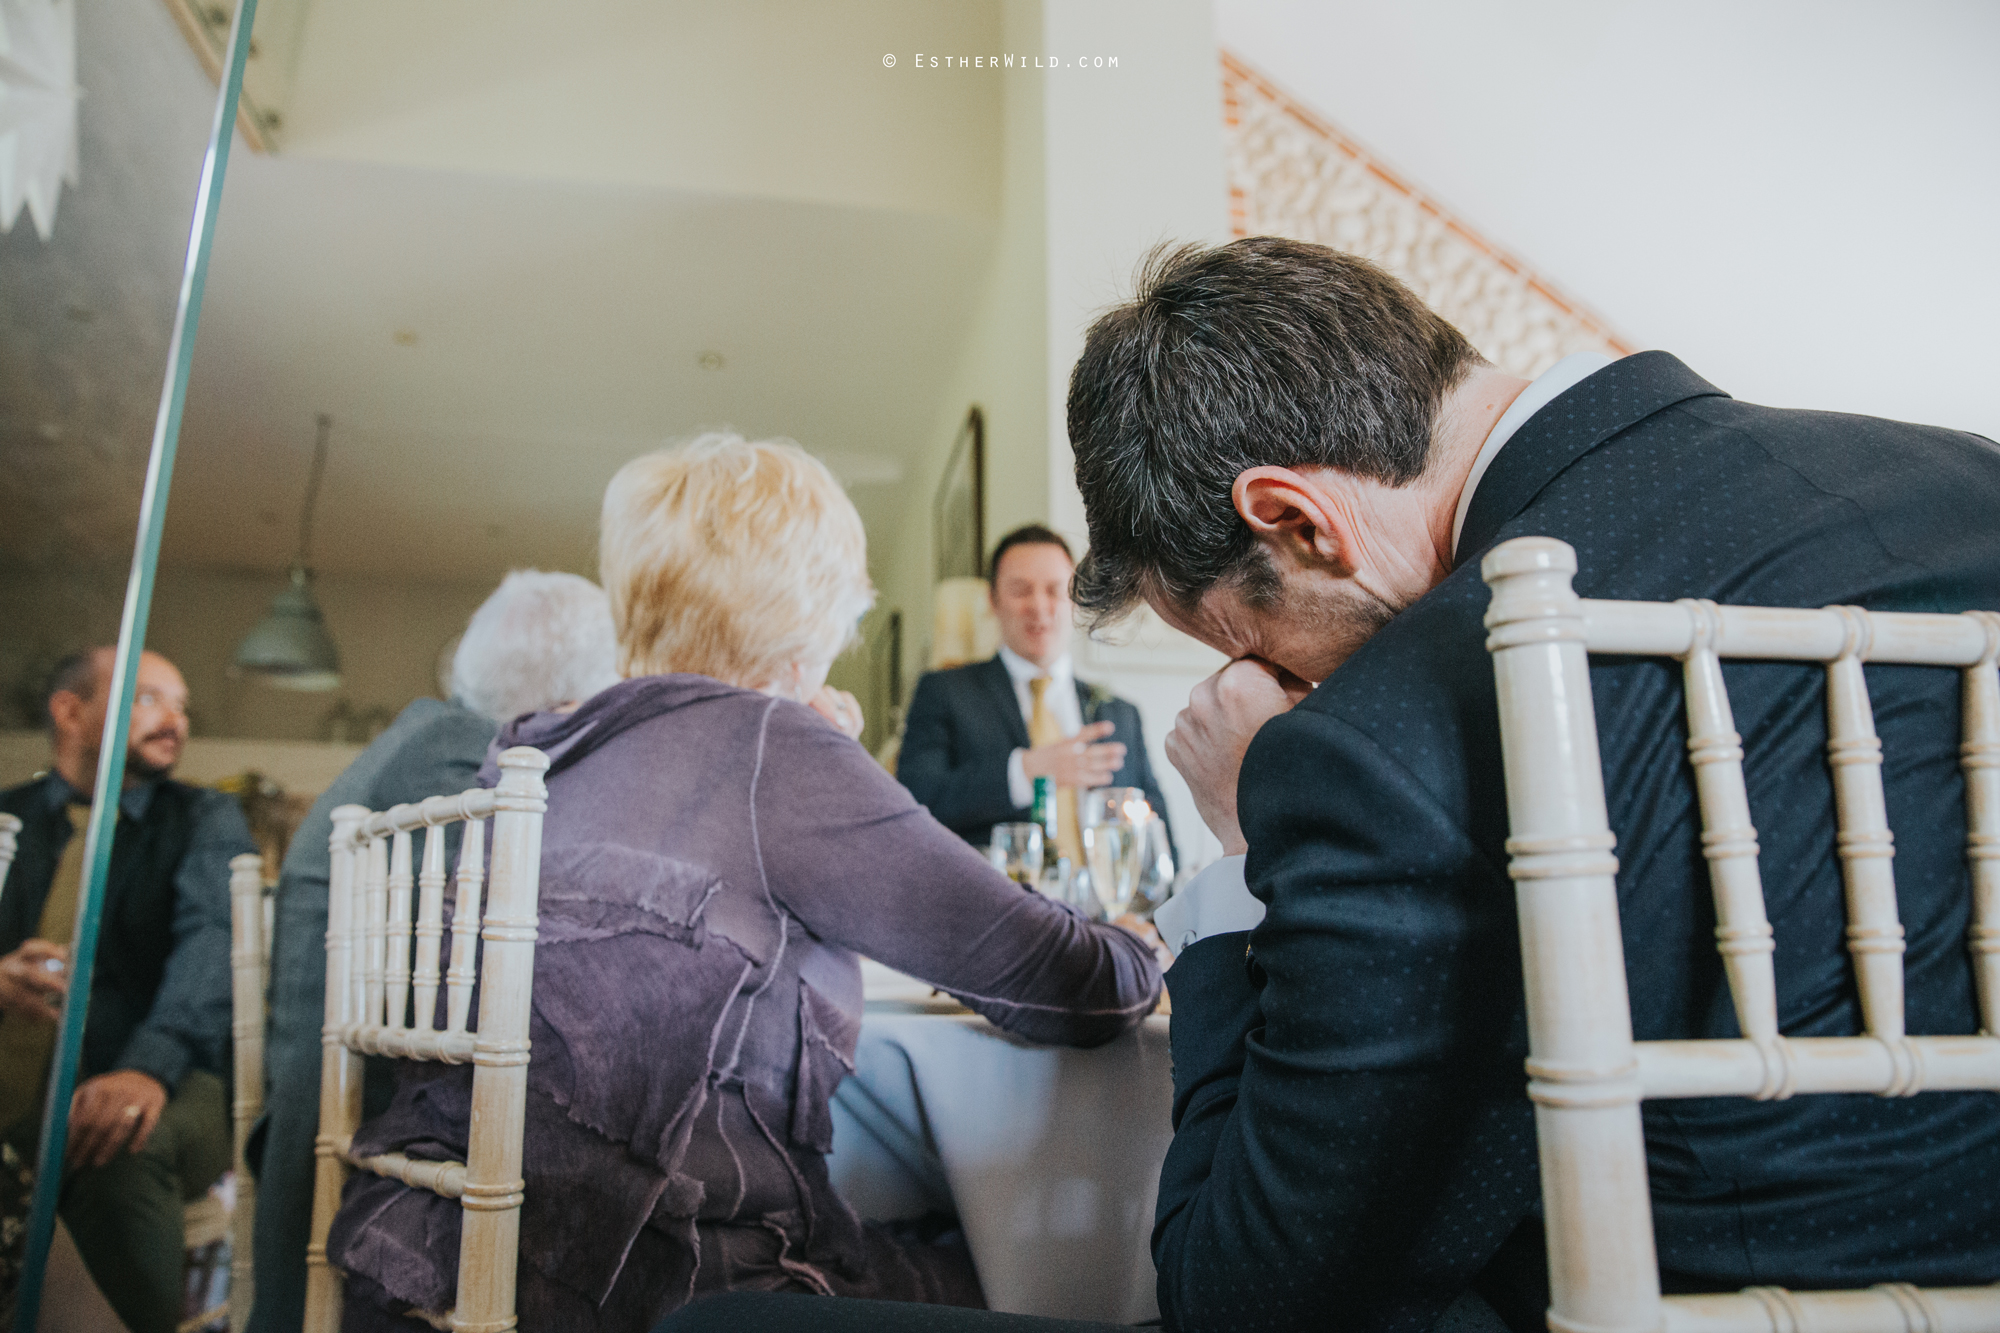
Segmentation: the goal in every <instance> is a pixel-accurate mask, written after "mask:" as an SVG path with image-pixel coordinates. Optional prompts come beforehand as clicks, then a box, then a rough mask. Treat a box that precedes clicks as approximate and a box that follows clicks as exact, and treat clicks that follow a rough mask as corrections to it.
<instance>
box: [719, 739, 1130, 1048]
mask: <svg viewBox="0 0 2000 1333" xmlns="http://www.w3.org/2000/svg"><path fill="white" fill-rule="evenodd" d="M752 812H753V817H754V818H755V819H756V821H757V829H756V834H757V842H758V849H759V853H760V855H761V856H762V858H763V863H764V871H765V875H766V877H767V879H768V881H769V884H770V888H771V892H772V893H773V894H774V895H776V896H777V897H778V898H780V899H781V900H782V901H783V902H784V903H785V905H786V906H787V907H789V908H790V909H791V911H792V912H793V914H794V915H796V916H797V917H798V918H799V919H800V920H801V921H803V922H804V923H805V924H806V926H807V927H808V928H809V929H810V930H811V931H812V932H813V933H814V934H816V935H818V936H819V937H820V938H821V939H824V940H827V941H829V942H831V943H835V944H840V945H843V946H845V947H847V948H850V949H853V950H854V951H855V952H856V953H860V954H864V955H866V956H867V957H870V958H873V959H875V960H876V961H878V962H881V963H886V964H887V965H889V966H890V967H893V968H896V969H897V970H898V971H902V972H907V973H909V974H910V975H911V976H913V977H916V978H918V979H919V980H922V981H928V982H930V983H931V984H932V985H933V986H936V987H938V988H939V989H941V990H944V991H948V992H950V993H951V994H952V995H955V996H957V997H958V998H959V999H960V1000H962V1001H964V1002H965V1003H966V1004H967V1005H968V1006H969V1007H971V1008H972V1009H974V1010H976V1011H977V1012H979V1013H981V1014H983V1015H985V1016H986V1018H988V1019H989V1020H991V1021H992V1022H993V1023H995V1024H996V1025H998V1026H1000V1027H1002V1028H1005V1029H1007V1030H1008V1031H1010V1032H1015V1033H1018V1034H1020V1035H1021V1036H1023V1037H1026V1038H1028V1039H1030V1040H1032V1041H1039V1042H1048V1043H1052V1044H1063V1045H1071V1046H1094V1045H1098V1044H1100V1043H1102V1042H1106V1041H1109V1040H1111V1038H1113V1037H1115V1036H1117V1035H1118V1034H1119V1033H1121V1032H1123V1031H1125V1030H1126V1029H1128V1028H1130V1027H1133V1026H1135V1025H1136V1024H1137V1023H1138V1022H1139V1021H1140V1020H1141V1019H1143V1018H1144V1017H1145V1016H1146V1015H1147V1014H1149V1013H1151V1012H1152V1011H1153V1007H1154V1005H1155V1004H1156V1003H1157V1002H1158V1000H1159V994H1160V974H1159V969H1158V967H1157V966H1156V965H1155V963H1154V961H1153V956H1152V953H1151V951H1150V950H1149V949H1148V948H1147V947H1146V945H1145V944H1144V943H1142V942H1141V941H1140V940H1139V939H1138V937H1137V936H1135V935H1133V934H1131V933H1130V932H1128V931H1125V930H1121V929H1119V928H1118V927H1116V926H1102V925H1097V924H1095V923H1093V922H1090V921H1087V920H1085V919H1084V918H1083V917H1081V916H1079V915H1078V914H1077V913H1075V912H1073V911H1071V910H1070V909H1069V908H1067V907H1065V906H1062V905H1061V904H1059V903H1056V902H1052V901H1051V900H1049V899H1048V898H1045V897H1043V896H1042V895H1041V894H1039V893H1036V892H1034V891H1033V890H1032V889H1025V888H1023V887H1021V886H1020V885H1018V884H1016V883H1014V882H1013V881H1012V880H1010V879H1008V878H1007V877H1006V876H1005V875H1002V874H1001V873H1000V872H999V871H997V870H995V869H993V867H992V866H990V865H988V864H987V863H986V861H985V860H984V858H982V857H981V856H980V855H979V854H978V853H977V852H975V851H973V850H972V848H971V847H970V846H968V845H967V844H966V842H965V841H964V840H963V839H962V838H960V837H958V836H957V835H956V834H954V833H952V832H951V831H950V830H949V829H947V828H945V827H944V826H943V825H942V824H940V823H938V822H937V821H936V820H935V819H933V818H931V816H930V814H929V813H928V812H926V811H925V810H924V809H923V807H921V806H919V805H918V804H917V803H916V802H915V801H914V800H912V799H911V797H910V794H909V792H908V791H906V790H905V789H904V788H903V786H902V784H901V783H899V782H897V781H896V780H895V779H894V778H892V777H890V776H889V774H888V773H886V772H885V771H883V769H882V767H881V765H879V764H877V763H876V762H875V761H874V760H873V759H871V758H870V757H869V755H868V752H867V751H865V750H863V749H862V748H861V747H860V746H859V745H857V744H855V743H854V742H853V741H851V740H849V739H847V737H845V736H842V735H841V734H839V733H838V732H836V731H835V730H834V729H833V728H832V727H830V726H828V725H827V724H826V723H825V722H823V721H822V720H821V719H820V718H819V717H818V716H817V715H816V714H814V713H812V712H811V711H809V710H808V709H805V708H803V707H799V706H797V705H794V704H787V703H779V704H777V705H775V706H774V707H773V708H772V709H771V711H770V713H769V714H768V722H767V726H766V729H765V734H764V739H763V760H762V763H761V764H760V765H759V768H758V774H757V786H756V794H755V799H754V801H753V803H752Z"/></svg>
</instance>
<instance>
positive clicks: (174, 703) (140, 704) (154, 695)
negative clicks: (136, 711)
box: [132, 690, 188, 717]
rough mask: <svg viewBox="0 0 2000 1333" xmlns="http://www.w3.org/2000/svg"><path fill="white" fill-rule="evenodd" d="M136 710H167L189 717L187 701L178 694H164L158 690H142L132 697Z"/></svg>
mask: <svg viewBox="0 0 2000 1333" xmlns="http://www.w3.org/2000/svg"><path fill="white" fill-rule="evenodd" d="M132 706H133V707H134V708H166V709H171V710H172V711H173V712H176V713H179V714H180V715H181V716H182V717H186V716H187V710H188V705H187V700H186V699H185V698H183V697H182V696H180V695H177V694H162V693H160V692H159V691H158V690H140V691H139V692H138V693H137V694H135V695H133V696H132Z"/></svg>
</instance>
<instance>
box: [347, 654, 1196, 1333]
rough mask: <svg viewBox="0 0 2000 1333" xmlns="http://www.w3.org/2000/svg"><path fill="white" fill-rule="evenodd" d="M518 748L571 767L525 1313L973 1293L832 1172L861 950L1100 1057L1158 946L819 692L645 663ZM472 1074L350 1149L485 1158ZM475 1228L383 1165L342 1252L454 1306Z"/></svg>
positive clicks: (547, 1325)
mask: <svg viewBox="0 0 2000 1333" xmlns="http://www.w3.org/2000/svg"><path fill="white" fill-rule="evenodd" d="M504 745H533V746H535V747H537V748H539V749H541V750H543V751H544V752H545V753H546V754H548V756H549V759H550V764H549V770H548V788H549V794H548V802H549V804H548V814H547V817H546V820H545V822H544V824H543V828H542V843H541V852H542V854H541V884H540V902H539V908H538V919H539V922H540V924H539V927H538V930H539V938H538V939H537V941H536V944H535V977H534V1005H533V1013H532V1017H531V1019H530V1024H529V1033H530V1036H529V1041H530V1047H531V1056H530V1060H529V1064H528V1093H527V1126H528V1129H527V1138H526V1147H525V1148H524V1150H523V1158H522V1164H521V1174H522V1176H523V1178H524V1179H525V1180H526V1182H527V1185H526V1192H525V1199H526V1201H525V1203H524V1204H523V1206H522V1210H521V1233H520V1241H521V1244H520V1252H521V1264H520V1291H519V1298H520V1304H519V1311H520V1320H521V1327H522V1328H524V1329H532V1330H537V1331H538V1333H564V1330H591V1329H604V1330H627V1329H630V1330H636V1329H645V1328H650V1327H652V1325H653V1323H654V1321H655V1320H657V1319H659V1318H660V1317H661V1316H663V1315H665V1314H666V1313H668V1312H669V1311H671V1310H673V1309H675V1308H676V1307H678V1306H680V1305H682V1304H684V1303H686V1302H687V1301H688V1300H689V1299H690V1297H691V1296H694V1295H698V1294H703V1293H706V1292H710V1291H716V1290H721V1289H724V1288H730V1287H757V1288H765V1289H769V1288H774V1287H778V1288H793V1289H797V1290H803V1291H820V1292H823V1293H839V1294H847V1295H862V1296H867V1295H878V1296H890V1297H894V1298H897V1299H903V1300H924V1301H932V1302H950V1301H960V1302H962V1301H966V1300H976V1292H977V1285H976V1283H975V1282H974V1281H973V1278H972V1273H971V1271H970V1265H969V1264H967V1263H966V1262H965V1261H964V1258H963V1253H964V1252H963V1250H962V1249H957V1250H951V1249H949V1247H941V1246H930V1245H926V1244H922V1243H919V1242H916V1241H914V1240H911V1241H908V1242H905V1241H903V1240H899V1239H897V1238H895V1237H892V1236H891V1235H889V1234H888V1233H887V1232H884V1231H879V1230H874V1229H869V1228H864V1227H863V1226H862V1224H861V1221H860V1219H859V1218H858V1217H856V1216H855V1214H854V1212H853V1210H852V1209H850V1208H849V1207H848V1206H847V1205H846V1204H845V1203H844V1202H843V1201H842V1200H841V1198H840V1196H839V1195H837V1194H836V1193H835V1192H834V1189H833V1185H832V1183H831V1181H830V1179H829V1177H828V1175H827V1168H826V1162H825V1153H826V1152H827V1151H828V1149H829V1148H830V1147H831V1146H832V1141H833V1120H832V1118H831V1115H830V1112H829V1111H828V1100H829V1099H830V1098H831V1097H832V1095H833V1091H834V1088H835V1087H836V1086H838V1085H839V1083H840V1081H841V1080H842V1079H843V1078H845V1077H846V1076H847V1074H848V1073H849V1072H851V1071H852V1070H853V1068H854V1050H855V1043H856V1041H857V1039H858V1037H859V1035H860V1031H861V966H860V963H859V961H858V959H857V958H856V954H857V953H862V954H866V955H867V956H868V957H871V958H877V959H880V960H881V961H882V962H884V963H887V964H889V965H890V966H891V967H894V968H897V969H899V970H901V971H904V972H907V973H909V974H910V975H912V976H915V977H919V978H922V979H923V980H925V981H928V982H930V983H931V984H933V985H935V986H938V987H941V988H943V989H944V990H946V991H949V992H951V993H952V994H954V995H956V996H958V997H959V998H960V999H962V1000H963V1001H964V1002H965V1003H966V1004H967V1005H968V1006H970V1007H971V1008H972V1009H974V1010H975V1011H977V1012H979V1013H981V1014H984V1015H985V1016H986V1017H987V1018H988V1019H990V1020H992V1021H993V1022H994V1023H996V1024H998V1025H999V1026H1001V1027H1003V1028H1005V1029H1006V1030H1008V1031H1010V1032H1013V1033H1016V1034H1018V1035H1020V1036H1022V1037H1024V1038H1027V1039H1028V1040H1031V1041H1046V1042H1061V1043H1066V1044H1071V1045H1078V1046H1094V1045H1098V1044H1100V1043H1103V1042H1106V1041H1109V1040H1111V1039H1112V1038H1113V1037H1115V1036H1117V1035H1118V1034H1119V1033H1122V1032H1124V1031H1126V1030H1128V1029H1130V1028H1132V1027H1134V1026H1136V1025H1137V1024H1138V1023H1139V1022H1140V1020H1141V1019H1142V1018H1143V1017H1144V1016H1145V1015H1146V1014H1148V1013H1150V1012H1151V1011H1152V1009H1153V1006H1154V1004H1155V1003H1156V1002H1157V1001H1158V998H1159V974H1158V973H1157V971H1155V969H1154V966H1153V961H1152V957H1151V955H1150V954H1149V953H1148V952H1147V951H1146V949H1145V946H1144V945H1142V944H1141V943H1140V942H1139V941H1138V939H1137V937H1135V936H1133V935H1131V934H1129V933H1127V932H1125V931H1122V930H1119V929H1118V928H1116V927H1114V926H1103V925H1095V924H1092V923H1091V922H1089V921H1086V920H1084V919H1082V918H1081V917H1080V916H1078V915H1077V913H1075V912H1074V911H1072V910H1071V909H1070V908H1068V907H1066V906H1064V905H1062V904H1060V903H1056V902H1052V901H1050V900H1049V899H1048V898H1045V897H1043V896H1042V895H1041V894H1039V893H1036V892H1034V891H1033V890H1030V889H1024V888H1022V887H1021V886H1020V885H1017V884H1015V883H1013V882H1012V881H1010V880H1008V879H1007V878H1006V877H1004V876H1002V875H1001V874H1000V873H999V872H998V871H996V870H994V869H993V868H992V867H991V866H989V865H987V864H986V862H985V861H984V860H983V859H982V858H980V857H979V856H977V855H975V854H974V853H973V852H972V851H971V850H970V849H969V848H967V847H966V846H965V844H964V843H962V842H960V841H959V840H958V839H957V838H955V837H953V836H952V835H951V834H950V833H949V832H947V831H946V830H945V829H943V828H941V827H940V826H939V825H938V824H937V822H936V821H935V820H933V819H932V818H931V817H930V816H929V815H927V814H925V813H924V812H923V811H922V810H921V809H919V808H918V807H917V805H916V803H915V802H913V801H911V800H910V797H909V794H908V793H907V792H905V791H904V790H903V789H902V788H901V787H899V786H897V785H896V783H895V781H894V779H892V778H890V776H889V775H888V774H887V773H884V772H883V771H882V767H881V765H879V764H877V763H876V762H875V761H874V760H873V759H872V758H871V757H870V756H869V754H868V752H867V751H866V750H864V749H862V748H861V747H860V746H859V745H857V744H856V743H855V742H853V741H852V740H849V739H848V738H847V737H846V736H843V735H841V734H840V733H839V732H838V731H836V730H835V729H834V728H833V727H832V726H830V725H828V724H827V722H826V721H825V720H824V719H822V718H821V717H820V716H819V715H818V714H816V713H814V712H813V711H812V710H810V709H808V708H806V707H804V706H802V705H800V704H796V703H792V702H789V701H786V700H780V699H773V698H771V697H769V696H768V695H764V694H760V693H757V692H755V691H751V690H743V689H737V688H736V687H734V686H731V685H725V684H723V683H722V682H720V681H717V680H713V679H710V678H709V677H707V676H696V675H668V676H647V677H640V678H638V679H634V680H628V681H625V682H623V683H621V684H618V685H614V686H612V687H611V688H609V689H607V690H604V691H602V692H601V693H599V694H598V695H596V696H595V697H594V698H592V699H591V700H590V701H589V702H587V703H585V704H584V705H583V706H582V707H581V708H579V709H578V710H577V711H576V712H575V713H573V714H569V715H567V716H557V715H554V714H548V713H538V714H533V715H531V716H529V717H525V718H520V719H517V720H516V721H515V722H514V723H512V724H510V725H509V727H508V728H507V729H506V730H505V731H503V732H502V733H501V736H500V738H499V740H498V741H497V742H496V748H497V747H498V746H504ZM472 1073H473V1071H472V1068H471V1067H470V1066H466V1065H460V1066H456V1067H452V1066H439V1065H428V1066H417V1065H407V1066H405V1068H404V1071H403V1075H402V1079H401V1082H400V1084H399V1087H398V1089H397V1093H396V1099H395V1101H394V1102H393V1103H392V1104H391V1105H390V1107H389V1109H388V1111H386V1112H385V1113H384V1114H383V1115H381V1116H380V1117H378V1118H376V1119H375V1120H372V1121H370V1122H369V1123H368V1124H366V1125H364V1126H363V1127H362V1129H361V1132H360V1133H359V1134H357V1135H356V1137H355V1145H356V1151H358V1152H366V1153H375V1152H390V1151H405V1150H407V1151H410V1152H412V1153H414V1154H416V1155H418V1156H435V1155H437V1154H439V1153H443V1154H446V1155H456V1154H462V1153H463V1152H464V1151H465V1134H466V1130H467V1125H468V1121H469V1116H470V1114H471V1087H472ZM459 1160H463V1158H462V1157H460V1158H459ZM459 1217H460V1209H459V1205H458V1203H457V1202H456V1201H454V1200H450V1199H443V1198H440V1197H438V1196H437V1195H434V1194H428V1193H425V1192H423V1191H420V1190H413V1189H412V1188H410V1187H409V1186H406V1185H404V1184H403V1183H402V1182H400V1181H396V1180H389V1179H383V1178H375V1177H364V1178H362V1179H359V1180H357V1181H356V1182H355V1183H354V1184H353V1185H352V1186H351V1187H350V1188H349V1189H348V1191H347V1194H346V1199H345V1202H344V1203H343V1204H342V1206H341V1210H340V1214H339V1216H338V1217H337V1218H336V1219H335V1223H334V1228H333V1231H332V1233H331V1235H330V1236H329V1238H328V1241H327V1256H328V1258H329V1259H330V1260H331V1261H332V1262H333V1263H334V1264H335V1265H337V1266H338V1267H340V1268H341V1269H342V1270H343V1271H345V1272H347V1273H349V1274H351V1275H353V1276H355V1277H358V1278H361V1279H364V1280H365V1281H367V1282H369V1283H373V1284H375V1290H377V1291H378V1292H381V1293H386V1295H387V1297H389V1298H390V1299H391V1300H393V1301H407V1302H410V1303H412V1304H415V1305H418V1306H421V1307H424V1308H429V1309H443V1308H446V1307H448V1306H449V1305H450V1304H451V1300H452V1294H453V1290H454V1286H455V1283H456V1280H457V1269H458V1241H459ZM354 1292H355V1289H354V1287H352V1286H351V1287H350V1288H349V1300H350V1301H353V1300H355V1299H356V1296H355V1294H354Z"/></svg>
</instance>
